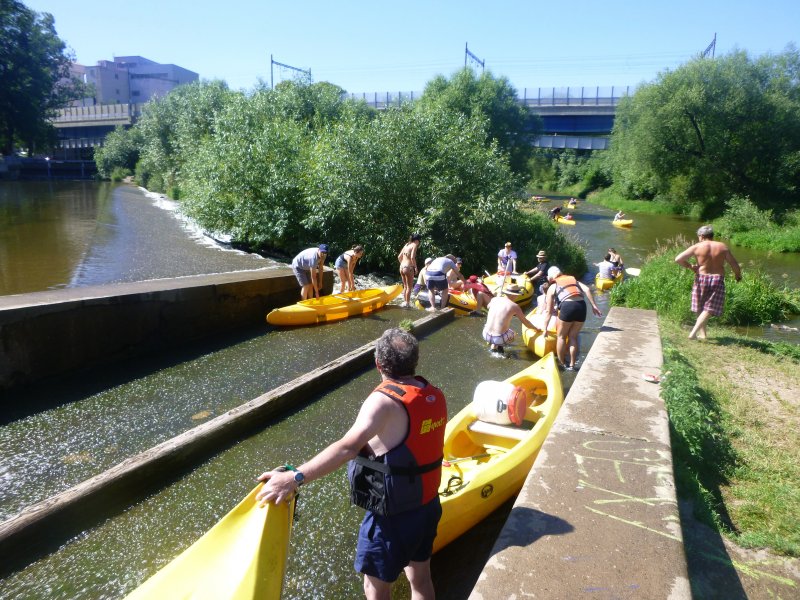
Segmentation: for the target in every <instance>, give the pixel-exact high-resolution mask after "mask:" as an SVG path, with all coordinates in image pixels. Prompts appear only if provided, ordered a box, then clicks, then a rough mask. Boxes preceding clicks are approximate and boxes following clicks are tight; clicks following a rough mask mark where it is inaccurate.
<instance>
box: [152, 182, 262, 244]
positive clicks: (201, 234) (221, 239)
mask: <svg viewBox="0 0 800 600" xmlns="http://www.w3.org/2000/svg"><path fill="white" fill-rule="evenodd" d="M139 189H140V190H141V191H142V192H143V193H144V195H145V196H147V197H148V198H150V199H151V200H152V201H153V206H155V207H157V208H160V209H162V210H165V211H167V212H169V213H170V214H172V216H173V217H175V219H177V220H178V222H179V223H180V224H181V227H183V229H184V230H185V231H186V233H188V234H189V237H190V238H191V239H193V240H195V241H196V242H198V243H199V244H201V245H203V246H206V247H208V248H216V249H217V250H223V251H225V252H235V253H236V254H242V255H245V256H246V255H250V256H255V257H257V258H261V259H264V257H263V256H261V255H259V254H254V253H251V252H245V251H244V250H237V249H236V248H232V247H230V245H229V244H230V243H231V236H230V235H228V234H222V233H220V234H216V233H215V234H213V235H214V237H212V236H211V235H209V234H208V233H206V232H205V231H204V230H203V229H202V228H201V227H200V226H199V225H198V224H197V223H196V222H195V221H193V220H192V219H190V218H189V217H187V216H186V215H185V214H184V213H183V212H182V211H181V208H180V205H179V204H178V203H177V202H175V200H171V199H169V198H167V197H166V196H165V195H164V194H159V193H157V192H151V191H149V190H147V189H145V188H143V187H140V188H139ZM264 260H266V259H264Z"/></svg>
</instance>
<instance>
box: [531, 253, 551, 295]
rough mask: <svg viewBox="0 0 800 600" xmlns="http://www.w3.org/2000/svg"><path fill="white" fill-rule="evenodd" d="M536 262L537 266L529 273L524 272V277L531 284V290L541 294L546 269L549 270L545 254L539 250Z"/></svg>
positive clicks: (545, 277) (545, 280)
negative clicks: (525, 276) (526, 277)
mask: <svg viewBox="0 0 800 600" xmlns="http://www.w3.org/2000/svg"><path fill="white" fill-rule="evenodd" d="M536 260H537V261H538V264H537V265H536V266H535V267H533V268H532V269H531V270H530V271H525V275H527V276H528V278H529V279H530V280H531V282H533V289H535V290H538V292H537V293H542V291H541V285H542V284H544V283H546V282H547V269H549V268H550V265H549V264H547V252H545V251H544V250H539V253H538V254H537V255H536Z"/></svg>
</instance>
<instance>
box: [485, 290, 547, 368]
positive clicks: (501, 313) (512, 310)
mask: <svg viewBox="0 0 800 600" xmlns="http://www.w3.org/2000/svg"><path fill="white" fill-rule="evenodd" d="M508 293H510V292H508V291H503V292H502V293H501V294H500V295H499V296H497V297H496V298H492V299H491V300H490V301H489V314H488V315H487V317H486V325H484V327H483V339H484V340H486V341H487V342H489V344H490V347H491V350H492V352H498V353H502V352H503V346H504V345H505V344H508V343H510V342H513V341H514V338H515V337H517V334H516V332H515V331H514V330H513V329H511V319H513V318H514V317H517V318H518V319H519V320H520V321H521V322H522V324H523V325H525V326H527V327H530V328H531V329H538V327H536V325H534V324H533V323H531V322H530V321H528V319H527V318H525V313H523V312H522V309H521V308H520V307H519V304H517V303H516V302H514V301H513V300H511V299H509V298H508V297H507V296H506V295H505V294H508Z"/></svg>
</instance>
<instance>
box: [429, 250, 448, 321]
mask: <svg viewBox="0 0 800 600" xmlns="http://www.w3.org/2000/svg"><path fill="white" fill-rule="evenodd" d="M455 268H456V257H455V256H453V255H452V254H447V255H446V256H440V257H439V258H434V259H433V262H431V264H430V265H428V274H427V275H426V276H425V281H426V282H427V284H428V294H429V296H430V299H431V305H430V306H429V307H428V308H427V309H426V310H429V311H435V310H436V292H437V290H438V291H439V293H440V294H441V296H442V309H444V308H446V307H447V301H448V300H449V299H450V293H449V292H448V291H447V274H448V273H449V272H450V271H451V270H452V269H455Z"/></svg>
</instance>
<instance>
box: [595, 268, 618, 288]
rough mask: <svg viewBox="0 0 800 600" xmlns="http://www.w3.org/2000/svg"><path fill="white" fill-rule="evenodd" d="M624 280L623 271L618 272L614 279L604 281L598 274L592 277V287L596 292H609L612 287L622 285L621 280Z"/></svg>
mask: <svg viewBox="0 0 800 600" xmlns="http://www.w3.org/2000/svg"><path fill="white" fill-rule="evenodd" d="M623 279H625V271H620V272H619V273H617V275H616V277H614V279H606V278H605V277H600V273H598V274H597V275H595V276H594V286H595V287H596V288H597V289H598V290H602V291H605V290H610V289H611V288H612V287H614V286H615V285H617V284H618V283H622V280H623Z"/></svg>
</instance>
